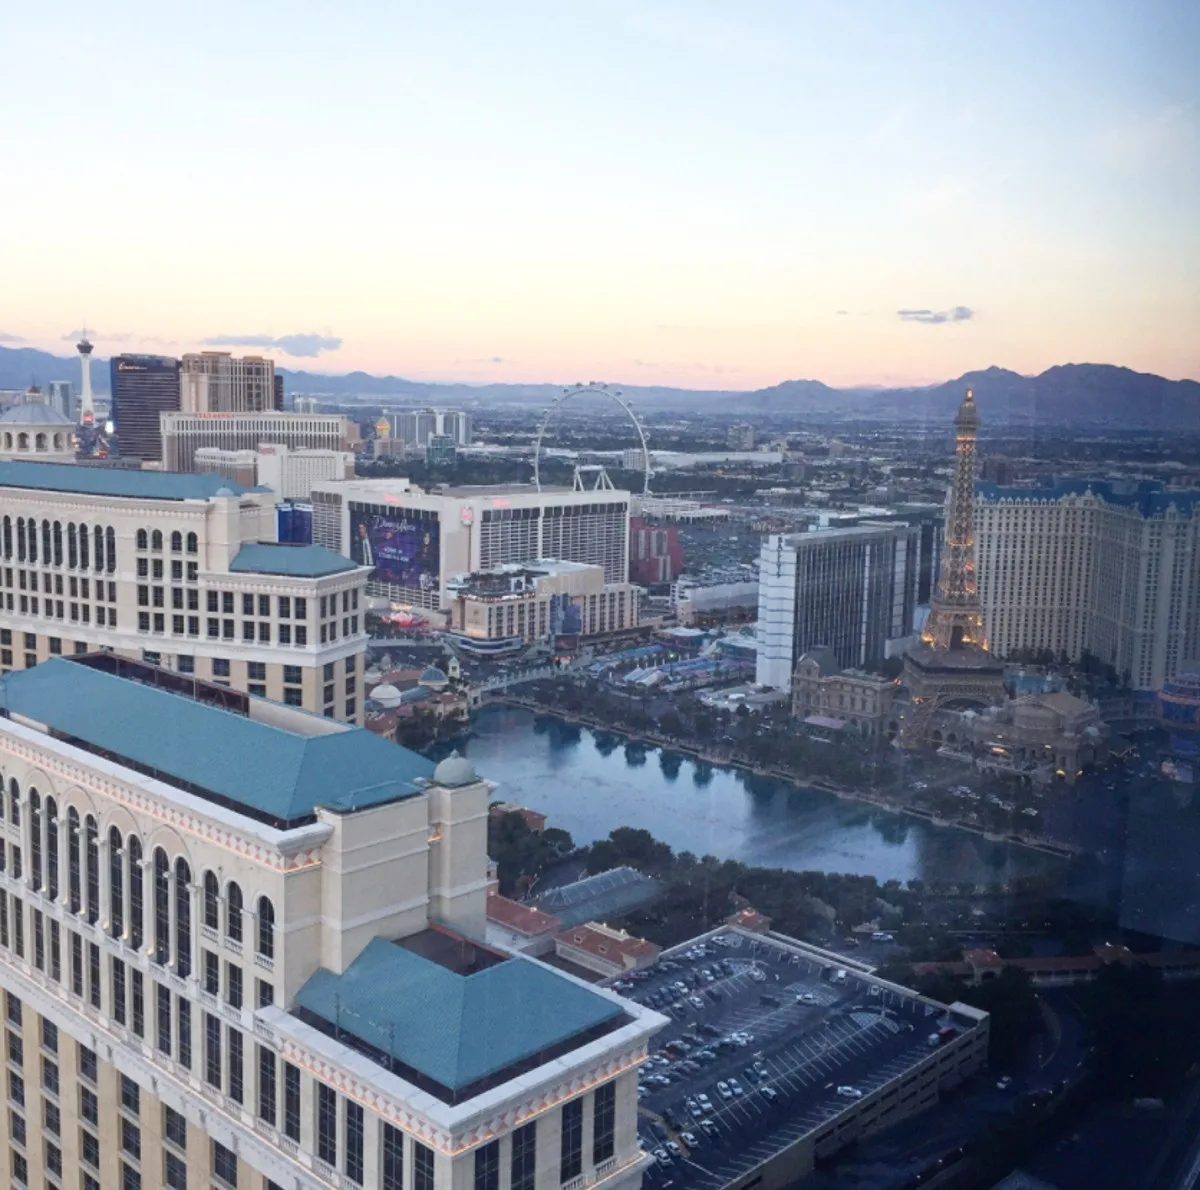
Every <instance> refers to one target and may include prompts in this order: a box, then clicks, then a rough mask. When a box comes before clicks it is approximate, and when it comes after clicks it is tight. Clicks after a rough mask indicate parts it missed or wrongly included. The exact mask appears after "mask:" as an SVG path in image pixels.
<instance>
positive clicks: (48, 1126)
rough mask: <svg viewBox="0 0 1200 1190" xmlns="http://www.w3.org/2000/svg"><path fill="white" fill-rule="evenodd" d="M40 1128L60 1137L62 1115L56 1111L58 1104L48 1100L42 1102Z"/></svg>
mask: <svg viewBox="0 0 1200 1190" xmlns="http://www.w3.org/2000/svg"><path fill="white" fill-rule="evenodd" d="M42 1127H43V1128H45V1130H46V1131H47V1132H52V1133H53V1134H54V1135H55V1136H61V1135H62V1114H61V1113H60V1112H59V1110H58V1104H57V1103H52V1102H51V1101H50V1100H49V1099H43V1100H42Z"/></svg>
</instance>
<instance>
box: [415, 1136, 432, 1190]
mask: <svg viewBox="0 0 1200 1190" xmlns="http://www.w3.org/2000/svg"><path fill="white" fill-rule="evenodd" d="M413 1190H433V1150H432V1149H431V1148H429V1147H428V1146H427V1145H423V1144H421V1143H420V1142H419V1141H413Z"/></svg>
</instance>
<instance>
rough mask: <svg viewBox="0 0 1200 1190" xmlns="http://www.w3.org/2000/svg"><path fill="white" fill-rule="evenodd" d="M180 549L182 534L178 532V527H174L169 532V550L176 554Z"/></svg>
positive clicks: (181, 546) (181, 547)
mask: <svg viewBox="0 0 1200 1190" xmlns="http://www.w3.org/2000/svg"><path fill="white" fill-rule="evenodd" d="M182 549H183V534H182V533H180V532H179V530H178V529H176V530H175V531H174V532H173V533H172V534H171V552H172V553H173V554H177V553H179V551H180V550H182Z"/></svg>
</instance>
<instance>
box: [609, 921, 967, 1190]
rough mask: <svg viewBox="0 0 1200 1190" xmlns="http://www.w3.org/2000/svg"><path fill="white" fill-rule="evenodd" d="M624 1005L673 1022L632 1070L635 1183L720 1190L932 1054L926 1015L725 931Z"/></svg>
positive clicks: (847, 971)
mask: <svg viewBox="0 0 1200 1190" xmlns="http://www.w3.org/2000/svg"><path fill="white" fill-rule="evenodd" d="M638 976H639V977H638V978H637V979H636V980H634V981H624V982H623V984H622V986H621V988H620V990H621V991H622V992H623V993H624V994H625V995H627V996H630V997H632V998H634V999H637V1000H639V1001H641V1002H643V1003H648V1004H651V1005H653V1006H654V1007H655V1008H657V1009H658V1011H660V1012H662V1013H664V1015H666V1016H668V1017H670V1018H671V1020H672V1024H671V1025H669V1026H668V1027H667V1028H665V1029H664V1030H663V1031H662V1033H660V1034H659V1035H658V1036H657V1037H656V1038H655V1046H656V1048H655V1050H654V1051H653V1053H652V1054H651V1057H650V1060H649V1061H648V1062H647V1063H646V1064H645V1066H644V1067H643V1068H642V1071H641V1075H640V1082H639V1085H640V1090H639V1098H640V1110H639V1131H640V1134H641V1138H642V1144H643V1146H644V1147H645V1148H646V1149H647V1151H649V1152H653V1153H654V1154H655V1156H656V1163H655V1165H653V1166H651V1167H650V1169H649V1171H648V1172H647V1174H646V1178H647V1180H648V1182H649V1184H651V1185H656V1186H659V1187H662V1186H665V1185H666V1184H668V1183H670V1184H672V1185H686V1186H695V1187H701V1188H703V1190H717V1188H718V1187H720V1186H723V1185H725V1184H727V1183H728V1182H729V1181H731V1180H732V1179H734V1178H736V1177H738V1176H740V1175H741V1174H743V1173H745V1172H746V1171H747V1170H749V1169H751V1168H753V1167H754V1166H755V1165H757V1164H758V1163H759V1162H760V1161H762V1160H764V1159H765V1158H767V1157H768V1156H770V1155H771V1154H772V1153H775V1152H777V1151H778V1150H779V1149H781V1148H784V1147H786V1146H787V1145H789V1144H791V1143H792V1142H793V1141H795V1140H798V1139H799V1138H800V1137H801V1136H804V1135H805V1134H806V1133H808V1132H810V1131H811V1130H812V1129H814V1128H816V1127H818V1126H819V1125H820V1124H822V1123H823V1122H824V1121H826V1120H828V1119H829V1118H830V1117H832V1116H834V1115H837V1114H838V1113H839V1112H840V1111H842V1110H843V1109H844V1108H845V1107H847V1106H849V1105H850V1103H851V1102H853V1101H855V1100H857V1099H858V1098H859V1097H861V1096H862V1095H866V1094H869V1093H870V1092H871V1091H873V1090H875V1089H876V1088H878V1087H880V1086H882V1085H883V1084H884V1083H887V1082H890V1081H891V1080H892V1079H893V1078H896V1077H897V1076H898V1075H900V1074H901V1073H903V1072H904V1071H905V1070H907V1069H909V1068H910V1067H912V1066H914V1065H915V1064H916V1063H917V1062H919V1061H921V1060H922V1059H923V1058H926V1057H928V1056H929V1048H930V1047H929V1041H928V1038H929V1035H930V1034H931V1033H935V1032H937V1030H938V1029H939V1028H940V1027H942V1026H943V1025H944V1024H945V1022H944V1021H942V1020H941V1019H940V1018H939V1017H938V1016H937V1014H936V1010H934V1009H932V1008H930V1007H928V1006H926V1005H925V1004H923V1003H921V1002H919V1001H917V1000H915V999H914V998H912V997H911V996H905V995H902V994H900V993H898V992H893V991H891V990H890V989H888V988H884V987H880V986H879V985H878V984H875V983H873V982H872V981H871V980H869V979H867V978H865V977H864V976H863V975H862V974H861V973H858V972H856V971H855V970H854V969H853V967H840V966H838V964H837V962H836V960H834V959H831V960H830V961H829V962H823V961H821V960H819V959H816V958H813V957H812V956H811V955H810V954H809V953H805V952H799V951H794V950H792V949H791V948H788V947H785V946H784V945H782V944H779V943H776V942H774V941H772V940H768V939H757V938H753V937H751V936H749V935H746V934H742V933H739V932H735V931H730V932H727V933H722V934H720V935H718V936H717V939H716V940H715V941H710V942H709V943H708V944H705V945H703V946H699V947H695V946H694V947H691V948H688V949H686V950H684V951H683V952H680V951H674V952H671V953H668V954H664V955H663V956H662V958H661V959H660V961H659V962H658V963H656V964H655V965H654V967H652V968H649V969H648V970H647V971H645V972H642V973H638Z"/></svg>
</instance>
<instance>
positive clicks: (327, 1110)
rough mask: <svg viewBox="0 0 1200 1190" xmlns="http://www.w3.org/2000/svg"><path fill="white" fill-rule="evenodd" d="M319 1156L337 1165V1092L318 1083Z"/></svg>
mask: <svg viewBox="0 0 1200 1190" xmlns="http://www.w3.org/2000/svg"><path fill="white" fill-rule="evenodd" d="M317 1156H318V1157H320V1159H321V1160H322V1161H324V1162H325V1163H326V1164H327V1165H337V1092H336V1091H335V1090H334V1089H333V1088H332V1087H330V1086H327V1085H326V1084H325V1083H317Z"/></svg>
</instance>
